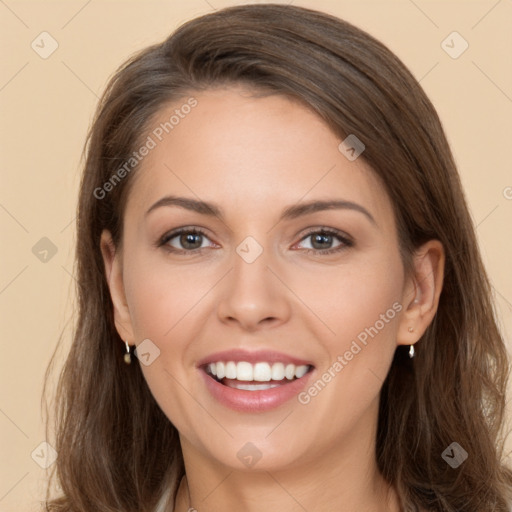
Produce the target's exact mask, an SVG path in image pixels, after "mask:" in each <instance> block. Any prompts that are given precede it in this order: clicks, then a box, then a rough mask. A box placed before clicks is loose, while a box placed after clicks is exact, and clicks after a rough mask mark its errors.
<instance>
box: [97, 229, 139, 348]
mask: <svg viewBox="0 0 512 512" xmlns="http://www.w3.org/2000/svg"><path fill="white" fill-rule="evenodd" d="M100 247H101V254H102V256H103V263H104V265H105V276H106V279H107V283H108V287H109V289H110V297H111V298H112V304H113V306H114V322H115V326H116V330H117V332H118V333H119V336H120V337H121V339H122V340H123V341H126V342H128V344H129V345H133V344H134V343H135V342H134V336H133V329H132V323H131V318H130V312H129V309H128V304H127V303H126V296H125V291H124V284H123V269H122V265H121V254H120V251H119V250H117V249H116V247H115V245H114V242H113V240H112V235H111V234H110V232H109V231H108V230H106V229H105V230H103V232H102V233H101V240H100Z"/></svg>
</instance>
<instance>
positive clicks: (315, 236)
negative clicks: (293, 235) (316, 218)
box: [301, 228, 354, 254]
mask: <svg viewBox="0 0 512 512" xmlns="http://www.w3.org/2000/svg"><path fill="white" fill-rule="evenodd" d="M308 239H309V240H310V243H309V247H306V249H305V250H306V252H307V253H310V252H312V253H315V254H320V253H321V254H331V253H334V252H339V251H343V250H344V249H346V248H348V247H352V246H353V245H354V242H353V241H352V240H351V239H350V238H349V237H348V235H346V234H344V233H342V232H340V231H337V230H333V229H330V228H320V229H318V228H316V229H315V230H314V231H310V232H309V233H308V234H307V235H306V236H305V237H303V238H302V240H301V242H302V241H303V240H308ZM336 242H337V244H336ZM333 244H336V245H334V246H333Z"/></svg>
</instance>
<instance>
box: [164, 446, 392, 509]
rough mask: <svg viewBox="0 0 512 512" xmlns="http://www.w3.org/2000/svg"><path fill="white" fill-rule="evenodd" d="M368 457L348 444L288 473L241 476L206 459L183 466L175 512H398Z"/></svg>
mask: <svg viewBox="0 0 512 512" xmlns="http://www.w3.org/2000/svg"><path fill="white" fill-rule="evenodd" d="M188 448H189V449H190V446H189V447H188ZM372 453H373V450H372V449H370V448H369V447H368V446H367V445H366V446H365V445H361V444H353V443H351V441H348V442H346V443H344V448H343V449H342V450H341V451H338V452H336V451H335V450H331V451H330V453H324V454H318V456H317V457H316V459H315V460H311V461H309V462H308V463H307V464H301V465H297V466H293V467H290V468H288V469H280V470H272V469H269V470H264V469H263V470H256V469H252V470H250V471H240V470H237V469H233V468H231V467H225V466H218V465H216V464H211V463H209V462H208V461H207V460H203V461H202V462H201V463H200V464H196V463H194V464H193V465H191V464H189V465H187V463H186V462H185V468H186V476H184V478H183V479H182V481H181V483H180V486H179V489H178V492H177V496H176V503H175V508H174V512H193V511H197V512H221V511H222V512H225V511H226V510H244V511H246V512H261V510H262V508H263V509H268V510H280V511H281V512H297V511H308V512H324V511H325V510H336V511H337V512H353V511H354V510H357V511H359V512H400V506H399V502H398V497H397V494H396V492H395V490H394V489H393V488H392V487H391V486H390V485H389V484H388V483H387V482H386V481H385V480H384V478H383V477H382V475H381V474H380V472H379V471H378V468H377V466H376V463H375V459H374V458H373V457H371V456H369V455H371V454H372ZM187 466H188V467H187Z"/></svg>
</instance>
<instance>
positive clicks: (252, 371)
mask: <svg viewBox="0 0 512 512" xmlns="http://www.w3.org/2000/svg"><path fill="white" fill-rule="evenodd" d="M312 369H313V366H312V365H306V364H303V365H295V364H292V363H288V364H286V363H282V362H276V363H269V362H258V363H256V364H252V363H249V362H248V361H239V362H235V361H218V362H215V363H209V364H207V365H205V366H203V371H204V372H205V373H206V374H207V375H208V376H209V377H211V378H212V379H214V380H215V381H216V382H218V383H219V384H222V385H223V386H227V387H230V388H232V389H241V390H244V391H262V390H266V389H272V388H276V387H279V386H285V385H287V384H289V383H291V382H293V381H295V380H297V379H301V378H302V377H304V375H306V374H307V373H309V372H310V371H311V370H312Z"/></svg>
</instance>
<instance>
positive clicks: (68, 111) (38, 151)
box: [0, 0, 512, 512]
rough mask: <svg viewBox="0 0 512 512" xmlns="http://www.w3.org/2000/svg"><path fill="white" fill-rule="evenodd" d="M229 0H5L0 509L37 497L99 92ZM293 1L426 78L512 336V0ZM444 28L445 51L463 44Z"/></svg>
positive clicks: (22, 506)
mask: <svg viewBox="0 0 512 512" xmlns="http://www.w3.org/2000/svg"><path fill="white" fill-rule="evenodd" d="M236 3H238V2H235V1H230V0H208V1H206V0H189V1H186V2H185V1H173V0H169V1H157V2H142V1H131V2H128V1H124V2H122V1H100V0H92V1H86V0H80V1H65V2H64V1H61V2H49V1H38V2H35V1H33V2H22V1H14V0H2V1H0V16H1V22H0V23H1V24H0V34H1V36H0V37H1V47H2V50H3V52H2V55H3V57H2V58H3V65H2V67H1V69H0V105H1V109H2V116H1V129H2V139H1V140H2V145H1V152H0V158H1V167H0V169H1V188H0V230H1V233H2V240H3V243H2V248H1V268H0V315H1V316H0V318H1V322H2V336H1V342H0V343H1V359H0V361H1V363H0V364H1V372H0V389H1V395H0V433H1V436H0V454H1V457H0V512H7V511H9V512H10V511H14V510H16V511H22V510H27V511H28V510H35V509H36V508H37V503H38V500H40V499H41V498H42V497H43V491H44V482H45V474H46V473H45V471H44V470H43V469H42V468H41V467H40V466H39V465H37V464H36V462H34V460H33V459H32V457H31V454H32V453H33V454H34V459H35V460H39V461H41V460H45V455H46V452H47V451H48V449H47V448H44V447H43V448H41V447H40V448H38V446H39V445H40V444H41V443H42V442H43V441H44V440H45V433H44V427H43V420H42V411H41V407H40V396H41V389H42V381H43V376H44V371H45V369H46V365H47V363H48V360H49V358H50V355H51V353H52V352H53V350H54V348H55V346H56V343H57V340H58V337H59V334H60V332H61V331H63V330H64V341H65V344H67V343H69V339H70V333H71V329H70V327H71V325H72V316H71V315H72V312H73V295H72V292H73V285H74V278H73V275H72V269H73V249H74V242H75V231H74V216H75V214H74V212H75V206H76V197H77V185H78V178H79V164H80V154H81V149H82V145H83V142H84V138H85V133H86V130H87V128H88V125H89V122H90V120H91V116H92V113H93V110H94V107H95V104H96V102H97V99H98V96H99V95H100V94H101V92H102V90H103V88H104V86H105V84H106V81H107V78H108V77H109V76H110V75H111V74H112V73H113V71H114V70H115V69H116V68H117V66H118V65H119V64H120V63H121V62H122V61H123V60H124V59H125V58H127V57H128V56H129V55H130V54H132V53H133V52H134V51H135V50H137V49H139V48H141V47H144V46H146V45H149V44H151V43H153V42H156V41H160V40H161V39H163V38H164V37H166V36H167V35H168V34H169V33H170V32H171V31H172V30H173V29H174V28H176V27H177V26H178V25H179V24H181V23H182V22H184V21H185V20H188V19H189V18H191V17H194V16H196V15H199V14H204V13H207V12H210V11H211V10H212V9H214V8H217V9H218V8H221V7H225V6H228V5H234V4H236ZM282 3H290V2H282ZM293 3H294V4H296V5H303V6H306V7H313V8H317V9H321V10H325V11H327V12H330V13H332V14H335V15H338V16H340V17H343V18H345V19H347V20H348V21H351V22H353V23H354V24H356V25H358V26H360V27H361V28H364V29H366V30H367V31H369V32H370V33H371V34H373V35H375V36H376V37H377V38H379V39H380V40H382V41H383V42H384V43H386V44H387V45H388V46H389V47H390V48H391V49H392V50H393V51H394V52H395V53H396V54H397V55H398V56H399V57H400V58H401V59H402V60H403V61H404V62H405V64H406V65H407V66H408V67H409V68H410V69H411V71H412V72H413V74H414V75H415V76H416V77H417V78H418V79H420V80H421V84H422V86H423V87H424V88H425V90H426V92H427V94H428V95H429V96H430V98H431V99H432V101H433V103H434V105H435V106H436V107H437V109H438V112H439V114H440V117H441V119H442V121H443V123H444V126H445V129H446V132H447V134H448V138H449V140H450V142H451V144H452V148H453V151H454V154H455V157H456V160H457V162H458V165H459V168H460V172H461V175H462V179H463V182H464V186H465V189H466V192H467V198H468V201H469V204H470V207H471V211H472V214H473V218H474V221H475V223H476V225H477V226H478V228H477V229H478V237H479V241H480V244H481V248H482V251H483V255H484V258H485V261H486V264H487V268H488V270H489V273H490V276H491V279H492V282H493V285H494V287H495V290H496V304H497V309H498V311H499V314H500V318H501V321H502V326H503V332H504V334H505V337H506V339H507V343H508V346H509V347H512V341H511V336H512V273H511V272H510V262H511V259H512V238H511V235H512V229H511V225H512V157H511V153H510V148H511V140H512V123H511V119H512V32H511V31H510V27H511V26H512V0H500V1H496V0H482V1H477V0H474V1H452V2H446V1H441V0H439V1H433V0H414V1H413V0H388V1H373V2H370V1H345V0H331V1H329V0H318V1H313V0H310V1H300V0H295V1H294V2H293ZM43 31H47V32H48V33H49V34H50V35H51V36H52V37H53V38H54V39H55V40H56V41H57V43H58V48H57V50H56V51H55V52H54V53H53V54H52V55H51V56H49V57H48V58H47V59H43V58H41V57H40V56H39V55H38V53H36V51H34V50H33V49H32V47H31V43H32V41H34V40H35V43H34V44H39V46H40V48H39V51H40V52H41V51H43V49H42V48H41V46H42V43H41V37H38V36H39V34H40V33H41V32H43ZM453 31H457V32H459V33H460V34H461V36H462V37H463V38H464V39H465V40H466V41H467V42H468V44H469V47H468V49H467V50H466V51H465V52H464V53H463V54H462V55H460V57H458V58H457V59H453V58H452V57H450V56H449V55H448V54H447V53H446V52H445V51H444V50H443V47H442V46H441V43H442V41H443V40H445V38H446V37H447V36H448V35H449V34H451V33H452V32H453ZM45 37H46V36H45ZM452 39H453V38H451V39H450V38H449V39H448V44H449V45H451V46H453V47H454V48H453V49H452V50H450V51H452V52H453V51H456V50H459V49H461V48H462V46H461V43H462V41H460V40H457V38H455V39H453V41H454V42H453V43H452V42H451V41H452ZM45 48H46V49H48V48H50V41H49V39H45ZM43 237H47V238H48V239H49V240H51V242H52V243H53V244H54V245H55V247H56V249H57V252H56V254H55V255H53V256H52V254H51V252H50V253H48V255H47V256H46V258H47V261H46V262H43V261H41V260H40V259H39V258H40V257H43V256H44V254H39V257H36V254H34V253H33V250H32V248H33V247H34V246H35V245H36V244H37V243H38V242H39V240H40V239H41V238H43ZM40 243H43V244H44V243H47V242H40ZM36 247H39V246H36ZM35 252H36V253H37V251H35ZM511 403H512V402H511ZM509 446H510V447H512V443H509ZM34 450H35V452H34Z"/></svg>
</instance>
